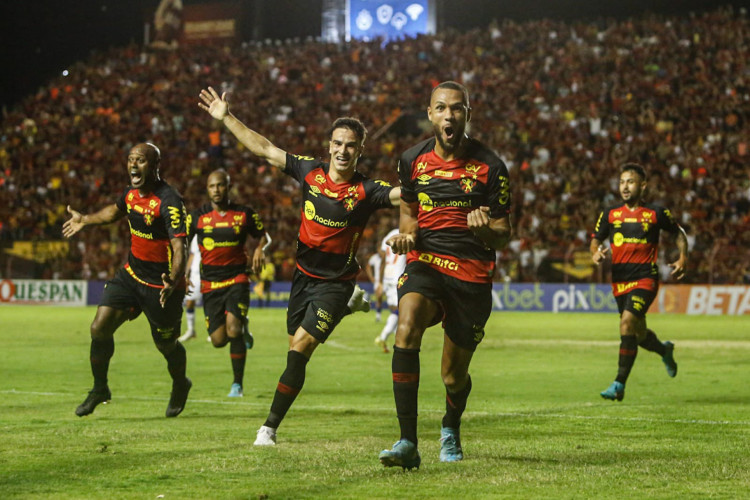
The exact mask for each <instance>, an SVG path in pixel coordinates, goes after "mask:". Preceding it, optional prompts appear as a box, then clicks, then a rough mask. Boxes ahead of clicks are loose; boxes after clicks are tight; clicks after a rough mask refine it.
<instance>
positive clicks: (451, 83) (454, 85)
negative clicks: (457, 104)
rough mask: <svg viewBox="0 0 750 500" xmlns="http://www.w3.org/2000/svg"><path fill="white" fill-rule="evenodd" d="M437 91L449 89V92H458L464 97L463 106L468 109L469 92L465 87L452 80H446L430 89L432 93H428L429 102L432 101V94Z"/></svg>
mask: <svg viewBox="0 0 750 500" xmlns="http://www.w3.org/2000/svg"><path fill="white" fill-rule="evenodd" d="M438 89H450V90H458V91H459V92H461V93H462V94H463V95H464V104H466V107H467V108H470V107H471V106H470V105H469V91H468V90H466V87H464V86H463V85H461V84H460V83H458V82H454V81H453V80H448V81H445V82H442V83H439V84H437V85H436V86H435V88H433V89H432V92H431V93H430V101H432V94H434V93H435V91H436V90H438Z"/></svg>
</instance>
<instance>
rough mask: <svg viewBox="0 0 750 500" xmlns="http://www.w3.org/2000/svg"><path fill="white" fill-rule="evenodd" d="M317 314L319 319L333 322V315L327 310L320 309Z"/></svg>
mask: <svg viewBox="0 0 750 500" xmlns="http://www.w3.org/2000/svg"><path fill="white" fill-rule="evenodd" d="M315 314H317V315H318V317H319V318H321V319H323V320H325V321H333V315H332V314H331V313H329V312H328V311H326V310H325V309H321V308H318V310H317V311H315Z"/></svg>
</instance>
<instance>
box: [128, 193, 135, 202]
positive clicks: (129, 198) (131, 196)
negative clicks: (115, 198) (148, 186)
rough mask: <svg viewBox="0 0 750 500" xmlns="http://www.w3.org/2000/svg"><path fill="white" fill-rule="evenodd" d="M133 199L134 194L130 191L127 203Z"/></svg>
mask: <svg viewBox="0 0 750 500" xmlns="http://www.w3.org/2000/svg"><path fill="white" fill-rule="evenodd" d="M133 197H135V194H134V193H133V192H132V191H131V192H129V193H128V198H127V199H128V201H133Z"/></svg>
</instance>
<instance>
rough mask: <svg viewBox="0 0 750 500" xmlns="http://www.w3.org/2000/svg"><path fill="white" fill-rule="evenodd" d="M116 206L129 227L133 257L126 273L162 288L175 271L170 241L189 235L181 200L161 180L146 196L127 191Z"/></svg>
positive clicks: (129, 255)
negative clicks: (165, 279)
mask: <svg viewBox="0 0 750 500" xmlns="http://www.w3.org/2000/svg"><path fill="white" fill-rule="evenodd" d="M115 204H116V205H117V208H118V209H119V210H120V211H122V212H126V213H127V216H128V224H129V225H130V253H129V254H128V263H127V264H126V265H125V269H126V270H127V271H128V272H129V273H130V275H131V276H133V278H135V279H136V280H137V281H139V282H141V283H143V284H145V285H149V286H154V287H158V288H163V284H162V281H161V275H162V274H163V273H167V274H169V271H170V269H171V267H172V245H171V244H170V241H169V240H170V239H172V238H184V237H185V236H186V234H187V233H186V229H185V205H184V204H183V203H182V197H181V196H180V194H179V193H178V192H177V191H176V190H175V189H174V188H172V187H171V186H170V185H169V184H167V183H166V182H164V181H161V180H160V181H157V183H156V187H154V190H153V191H152V192H151V193H149V194H147V195H146V196H141V194H140V192H139V191H138V189H134V188H132V187H128V188H127V189H125V191H123V193H122V195H120V197H119V198H117V200H116V201H115Z"/></svg>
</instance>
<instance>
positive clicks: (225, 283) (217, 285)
mask: <svg viewBox="0 0 750 500" xmlns="http://www.w3.org/2000/svg"><path fill="white" fill-rule="evenodd" d="M236 282H237V279H236V278H230V279H228V280H224V281H212V282H211V284H210V285H209V288H211V290H216V289H217V288H226V287H228V286H232V285H234V284H235V283H236Z"/></svg>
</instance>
